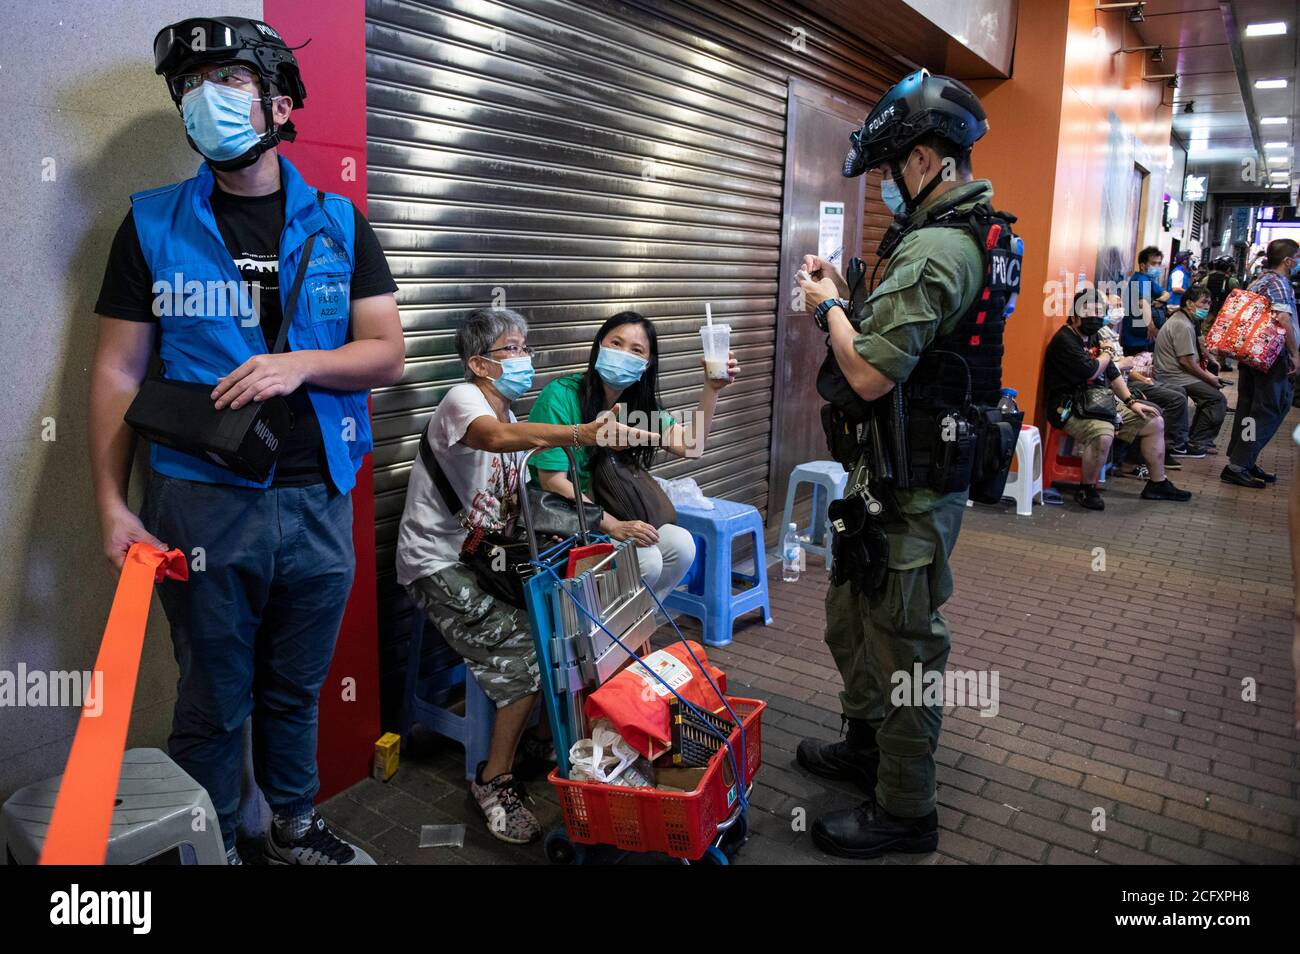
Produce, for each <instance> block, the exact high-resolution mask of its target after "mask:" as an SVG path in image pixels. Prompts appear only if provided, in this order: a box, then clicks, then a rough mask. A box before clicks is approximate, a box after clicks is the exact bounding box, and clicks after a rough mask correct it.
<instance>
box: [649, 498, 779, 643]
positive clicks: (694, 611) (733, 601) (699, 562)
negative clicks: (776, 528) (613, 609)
mask: <svg viewBox="0 0 1300 954" xmlns="http://www.w3.org/2000/svg"><path fill="white" fill-rule="evenodd" d="M709 499H710V500H712V501H713V508H714V509H712V510H697V509H695V508H693V507H681V506H679V507H678V508H677V524H678V526H681V527H684V528H685V529H686V530H688V531H690V534H691V536H693V537H694V538H695V562H694V563H693V564H691V569H690V572H689V573H687V575H686V578H685V580H684V581H683V582H684V586H681V587H678V588H677V589H676V590H674V591H673V592H671V593H669V594H668V599H666V600H664V607H665V608H667V609H670V610H677V611H678V612H681V613H685V614H686V615H687V616H694V617H695V618H696V619H698V620H699V621H700V622H701V623H702V624H703V626H704V642H705V644H706V645H708V646H725V645H727V644H728V643H729V642H731V629H732V623H734V622H735V620H736V617H738V616H741V615H743V614H745V613H748V612H750V611H751V610H762V611H763V622H764V623H765V624H766V625H768V626H771V625H772V609H771V606H770V604H769V602H768V598H767V552H766V550H765V548H764V546H763V518H762V517H761V516H760V515H759V513H758V511H757V510H756V509H754V508H753V507H751V506H750V505H749V504H742V503H734V502H732V501H730V500H720V499H718V498H716V497H711V498H709ZM746 534H749V535H750V536H751V537H752V539H753V542H754V573H753V574H752V575H746V574H743V573H736V572H734V571H733V569H732V559H731V553H732V550H731V545H732V541H734V540H735V538H736V537H739V536H744V535H746ZM737 580H739V581H741V582H743V583H746V584H748V587H747V588H746V589H743V590H741V591H740V592H739V593H733V592H732V587H733V585H734V584H735V582H736V581H737Z"/></svg>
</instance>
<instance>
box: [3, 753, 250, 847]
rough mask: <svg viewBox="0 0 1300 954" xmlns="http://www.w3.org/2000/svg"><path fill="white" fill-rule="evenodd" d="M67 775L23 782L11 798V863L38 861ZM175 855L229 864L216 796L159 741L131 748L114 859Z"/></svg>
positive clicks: (113, 830) (7, 822)
mask: <svg viewBox="0 0 1300 954" xmlns="http://www.w3.org/2000/svg"><path fill="white" fill-rule="evenodd" d="M62 779H63V776H61V775H56V776H55V777H54V778H47V779H45V780H44V781H41V782H33V783H32V784H31V785H28V786H27V787H26V788H20V789H19V790H18V791H16V792H14V793H13V795H11V796H9V800H8V801H6V802H5V803H4V809H3V818H4V834H5V841H6V843H7V844H6V847H7V850H8V852H9V859H10V863H11V864H20V865H34V864H36V862H37V860H38V859H39V858H40V854H41V847H42V846H43V845H44V843H45V834H46V832H47V831H49V828H50V816H51V815H52V814H53V813H54V800H55V798H56V797H57V796H58V794H59V783H60V782H61V781H62ZM162 858H167V859H168V860H170V861H172V862H173V863H176V864H183V865H224V864H225V863H226V848H225V844H224V843H223V842H222V839H221V826H220V824H219V823H218V822H217V813H216V811H215V810H214V809H213V808H212V800H211V799H210V798H208V793H207V792H206V791H204V789H203V787H202V786H201V785H199V783H198V782H196V781H194V779H192V778H191V777H190V776H189V775H188V774H187V773H186V772H185V770H184V769H182V768H181V767H180V766H179V765H177V764H176V763H175V762H173V761H172V760H171V759H169V758H168V757H167V754H166V753H165V752H162V751H160V750H159V749H127V750H126V752H125V753H123V756H122V774H121V777H120V778H119V779H118V783H117V800H116V801H115V802H114V804H113V821H112V825H111V826H110V828H109V835H108V854H107V858H106V860H105V863H106V864H110V865H136V864H147V863H148V862H150V861H153V860H154V859H162Z"/></svg>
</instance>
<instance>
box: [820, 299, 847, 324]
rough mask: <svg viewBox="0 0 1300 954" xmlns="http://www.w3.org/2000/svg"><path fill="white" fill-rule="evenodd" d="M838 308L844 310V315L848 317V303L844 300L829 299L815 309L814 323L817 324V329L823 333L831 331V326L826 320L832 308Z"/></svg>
mask: <svg viewBox="0 0 1300 954" xmlns="http://www.w3.org/2000/svg"><path fill="white" fill-rule="evenodd" d="M836 307H839V308H843V309H844V314H846V315H847V314H848V313H849V306H848V303H847V302H846V301H845V300H844V299H843V298H827V299H826V300H825V301H824V302H822V303H821V304H820V305H818V306H817V307H816V308H814V309H813V321H815V322H817V327H818V328H820V329H821V330H822V331H829V330H830V325H829V323H828V322H827V320H826V316H827V315H828V314H829V313H830V310H831V309H832V308H836Z"/></svg>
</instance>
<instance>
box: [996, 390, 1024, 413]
mask: <svg viewBox="0 0 1300 954" xmlns="http://www.w3.org/2000/svg"><path fill="white" fill-rule="evenodd" d="M998 410H999V411H1001V412H1002V413H1003V415H1007V414H1015V413H1017V412H1018V411H1019V410H1020V408H1019V407H1018V406H1017V405H1016V389H1015V388H1003V389H1002V400H1000V401H998Z"/></svg>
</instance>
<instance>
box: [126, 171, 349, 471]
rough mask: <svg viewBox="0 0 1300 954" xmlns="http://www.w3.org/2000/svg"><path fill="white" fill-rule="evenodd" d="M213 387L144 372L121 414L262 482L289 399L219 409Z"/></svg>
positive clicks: (152, 435) (311, 240)
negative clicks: (215, 402)
mask: <svg viewBox="0 0 1300 954" xmlns="http://www.w3.org/2000/svg"><path fill="white" fill-rule="evenodd" d="M316 200H317V201H318V202H319V203H321V205H322V206H323V205H324V204H325V194H324V193H323V192H321V191H319V190H317V192H316ZM315 243H316V233H314V232H313V233H312V234H311V235H309V236H307V241H306V243H305V244H304V245H303V250H302V261H301V262H300V263H299V265H298V274H297V275H295V276H294V279H293V288H292V289H291V290H290V292H289V299H288V301H289V304H288V306H287V307H286V308H285V311H284V316H283V318H282V319H281V321H280V332H279V334H278V335H276V339H275V347H274V348H272V349H271V351H270V353H271V354H278V353H279V352H280V351H282V350H283V349H284V347H285V344H286V343H287V341H288V338H289V325H290V323H291V322H292V321H293V315H294V311H295V309H296V307H297V304H298V293H299V291H300V290H301V289H302V282H303V279H304V278H305V277H306V275H307V265H308V264H309V263H310V262H311V252H312V246H313V245H315ZM212 388H213V385H211V384H203V383H201V382H195V381H172V380H169V379H167V378H164V377H161V376H151V377H148V378H146V379H145V380H144V381H143V382H142V383H141V385H140V390H139V391H138V392H136V395H135V398H134V400H132V401H131V406H130V407H129V408H127V410H126V414H125V415H124V417H123V419H124V420H125V421H126V423H127V424H128V425H129V426H130V427H131V429H132V430H134V431H135V432H136V433H137V434H139V435H140V436H141V437H143V438H144V439H145V440H148V441H151V442H152V443H154V444H161V445H162V446H164V447H170V448H172V449H173V450H178V451H183V452H184V453H186V454H193V455H194V456H195V457H200V458H202V459H203V460H205V461H208V462H210V463H214V464H217V465H218V466H220V467H224V468H226V469H227V470H229V471H230V472H231V473H233V474H235V475H236V476H237V477H242V478H244V479H245V480H253V481H257V482H258V483H261V482H262V481H264V480H266V478H267V477H269V476H270V475H271V469H272V468H273V467H274V466H275V461H276V459H277V458H278V457H279V456H280V445H281V444H282V443H283V442H284V439H285V437H286V436H287V435H288V433H289V431H291V430H292V429H293V426H294V420H293V412H292V411H291V410H289V402H288V401H286V400H285V399H284V398H283V397H279V396H276V397H272V398H268V399H266V400H265V401H249V402H248V403H247V404H245V405H244V406H243V407H240V408H232V407H229V406H227V407H225V408H223V409H221V410H217V408H216V406H215V405H214V404H213V403H212V397H211V395H212Z"/></svg>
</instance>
